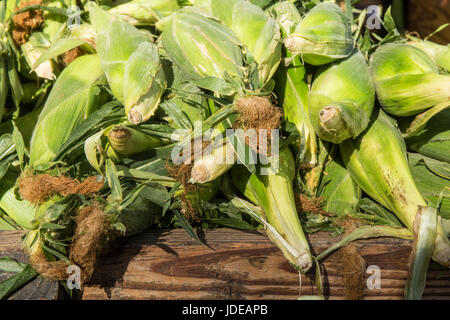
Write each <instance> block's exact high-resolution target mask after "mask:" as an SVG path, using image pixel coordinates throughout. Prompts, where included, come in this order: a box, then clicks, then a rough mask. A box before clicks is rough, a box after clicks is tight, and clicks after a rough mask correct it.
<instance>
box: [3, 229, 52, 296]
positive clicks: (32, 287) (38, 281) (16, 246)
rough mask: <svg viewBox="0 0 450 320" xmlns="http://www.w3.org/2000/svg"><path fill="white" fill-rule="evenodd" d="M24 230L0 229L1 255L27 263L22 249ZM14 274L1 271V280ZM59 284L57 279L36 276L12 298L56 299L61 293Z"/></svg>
mask: <svg viewBox="0 0 450 320" xmlns="http://www.w3.org/2000/svg"><path fill="white" fill-rule="evenodd" d="M22 234H23V233H22V232H17V231H0V257H4V256H8V257H11V258H14V259H16V260H18V261H20V262H23V263H27V261H28V257H27V255H26V254H25V252H24V251H23V250H22V245H21V243H22V241H21V236H22ZM12 275H13V274H10V273H5V272H1V271H0V281H3V280H5V279H7V278H9V277H10V276H12ZM59 289H60V288H59V284H58V282H56V281H48V280H45V279H43V278H42V277H36V278H35V279H34V280H33V281H31V282H29V283H28V284H26V285H25V286H23V287H22V289H20V290H19V291H17V292H15V293H14V294H12V295H11V296H10V297H9V298H8V299H11V300H56V299H57V298H58V295H59Z"/></svg>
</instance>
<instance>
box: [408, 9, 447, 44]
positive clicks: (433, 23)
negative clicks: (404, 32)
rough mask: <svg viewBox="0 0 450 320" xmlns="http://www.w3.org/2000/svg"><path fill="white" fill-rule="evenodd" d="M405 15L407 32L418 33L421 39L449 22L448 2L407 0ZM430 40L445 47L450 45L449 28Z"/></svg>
mask: <svg viewBox="0 0 450 320" xmlns="http://www.w3.org/2000/svg"><path fill="white" fill-rule="evenodd" d="M407 14H408V30H409V31H410V32H412V31H415V32H418V33H419V34H420V36H421V37H422V38H423V37H426V36H428V35H429V34H430V33H432V32H433V31H435V30H436V29H437V28H438V27H439V26H441V25H444V24H446V23H449V22H450V0H427V1H423V0H409V4H408V13H407ZM430 40H432V41H435V42H437V43H441V44H445V45H446V44H448V43H450V27H447V28H446V29H445V30H443V31H441V32H439V33H437V34H436V35H434V36H433V37H431V38H430Z"/></svg>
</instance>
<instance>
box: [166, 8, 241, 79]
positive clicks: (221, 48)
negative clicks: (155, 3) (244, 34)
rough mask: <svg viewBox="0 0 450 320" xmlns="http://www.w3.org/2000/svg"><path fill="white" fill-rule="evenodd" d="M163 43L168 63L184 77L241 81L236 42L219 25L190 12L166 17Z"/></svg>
mask: <svg viewBox="0 0 450 320" xmlns="http://www.w3.org/2000/svg"><path fill="white" fill-rule="evenodd" d="M169 18H170V19H169V21H168V22H167V25H166V26H165V28H164V31H163V33H162V43H163V46H164V48H165V50H166V53H167V54H168V56H169V57H170V59H171V60H172V61H173V62H175V63H176V64H177V66H178V67H179V68H180V69H182V70H183V71H184V72H185V73H186V74H189V75H190V76H191V77H192V78H194V79H196V80H199V79H202V78H204V77H216V78H222V77H223V76H224V73H225V72H227V73H228V74H229V75H230V76H232V77H235V78H239V79H241V78H242V77H243V72H242V71H243V69H242V68H243V57H242V53H241V48H240V46H239V40H238V39H237V38H236V36H235V35H234V34H233V32H232V31H231V30H230V29H228V28H227V27H225V26H224V25H222V24H220V23H219V22H217V21H215V20H213V19H210V18H208V17H206V16H205V15H204V14H203V13H202V12H200V11H198V10H195V9H193V8H183V9H181V10H179V11H177V12H176V13H174V14H173V15H171V16H170V17H169Z"/></svg>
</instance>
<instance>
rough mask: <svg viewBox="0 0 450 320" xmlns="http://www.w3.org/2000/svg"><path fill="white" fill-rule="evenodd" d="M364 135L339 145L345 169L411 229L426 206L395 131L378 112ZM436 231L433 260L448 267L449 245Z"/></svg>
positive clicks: (398, 133) (366, 190)
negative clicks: (417, 215) (418, 213)
mask: <svg viewBox="0 0 450 320" xmlns="http://www.w3.org/2000/svg"><path fill="white" fill-rule="evenodd" d="M375 116H376V117H374V119H373V122H372V123H371V124H370V126H369V128H368V129H367V130H366V132H365V133H364V134H363V135H361V136H360V137H358V138H357V139H355V140H352V139H351V140H347V141H345V142H343V143H341V144H340V145H339V148H340V153H341V156H342V159H343V161H344V164H345V166H346V168H347V170H348V171H349V172H350V174H351V175H352V177H353V179H354V180H355V181H356V182H357V183H358V185H359V186H360V187H361V189H362V190H363V191H364V192H365V193H367V194H368V195H369V196H370V197H372V198H373V199H375V200H376V201H378V202H379V203H380V204H382V205H383V206H385V207H386V208H387V209H389V210H390V211H392V212H394V213H395V214H396V216H397V217H398V218H399V219H400V221H401V222H402V223H403V224H404V225H405V226H406V227H407V228H408V229H409V230H410V231H412V230H413V225H414V220H415V218H416V214H417V212H418V210H419V208H420V207H426V206H427V203H426V201H425V200H424V198H423V197H422V195H421V194H420V192H419V190H418V189H417V186H416V184H415V183H414V180H413V177H412V174H411V170H410V168H409V165H408V161H407V158H406V147H405V144H404V140H403V139H402V136H401V134H400V132H399V130H398V129H397V128H396V127H395V126H394V124H393V123H392V121H391V119H389V118H388V117H387V116H386V115H385V114H384V113H383V112H382V111H379V114H378V115H375ZM439 230H440V229H439V227H438V230H437V237H436V242H435V250H434V253H433V259H435V261H437V262H438V263H440V264H442V265H443V266H447V267H448V266H449V265H450V243H449V241H448V239H447V238H446V237H445V236H444V235H443V234H442V233H441V231H439Z"/></svg>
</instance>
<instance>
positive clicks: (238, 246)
mask: <svg viewBox="0 0 450 320" xmlns="http://www.w3.org/2000/svg"><path fill="white" fill-rule="evenodd" d="M204 239H205V241H206V243H207V244H208V246H205V245H201V244H199V243H198V242H197V241H195V240H193V239H192V238H190V237H189V236H188V235H187V234H186V233H185V232H184V230H181V229H178V230H170V231H161V230H153V231H151V230H150V231H147V232H146V233H143V234H140V235H138V236H134V237H130V238H126V239H118V240H116V241H114V242H112V243H110V244H109V245H108V247H106V248H105V249H104V250H103V252H102V254H101V256H100V257H99V259H98V265H97V268H96V271H95V273H94V276H93V278H92V280H91V282H90V283H89V284H87V285H86V286H85V288H84V291H83V292H82V294H80V295H79V298H82V299H297V298H298V296H299V295H300V294H303V295H311V294H317V289H316V288H315V286H314V284H313V279H314V274H313V272H311V273H310V274H307V275H303V276H302V278H301V286H300V281H299V273H298V272H297V271H296V270H295V269H294V268H293V267H291V266H290V265H289V264H288V262H287V261H286V259H285V258H284V257H283V255H282V253H281V251H280V250H279V249H278V248H277V247H275V246H274V245H273V244H272V243H271V242H270V240H269V239H268V238H267V237H266V236H265V235H264V233H263V232H244V231H239V230H234V229H216V230H205V231H204ZM309 240H310V243H311V247H312V249H313V251H314V252H315V253H318V252H322V251H323V250H325V249H326V248H328V247H329V246H331V245H332V244H334V243H335V242H336V241H338V240H339V239H338V238H333V237H330V236H329V235H328V234H327V233H318V234H312V235H309ZM355 243H356V245H357V247H358V250H359V251H360V252H361V255H362V257H363V258H364V259H365V260H366V262H367V266H372V268H373V266H376V267H378V268H379V270H380V272H381V274H380V276H381V287H380V288H379V289H368V288H367V286H366V288H365V289H364V299H402V298H403V290H404V285H405V281H406V276H407V272H408V258H409V254H410V249H411V242H410V241H406V240H399V239H391V238H379V239H372V240H364V241H357V242H355ZM18 252H21V243H20V235H18V233H17V232H0V255H4V254H5V253H7V254H8V255H10V256H11V253H13V254H14V253H15V254H17V253H18ZM21 254H23V253H21ZM12 256H14V255H12ZM21 258H23V257H21ZM341 263H342V262H341V259H339V256H338V254H331V255H330V256H328V257H327V258H326V259H324V261H322V275H323V281H324V286H325V287H324V294H325V296H326V297H327V298H329V299H343V295H344V290H343V285H342V268H341ZM368 277H370V274H369V273H368V274H366V275H365V279H364V281H366V280H367V278H368ZM33 286H34V287H33V288H34V289H32V290H35V293H33V294H31V295H30V294H28V295H27V294H25V296H19V297H21V298H31V299H39V298H48V297H50V296H51V294H48V293H47V292H48V291H46V290H47V289H45V285H44V284H42V283H35V284H34V285H33ZM52 292H53V291H52ZM19 294H22V293H19ZM39 294H41V296H40V297H39V296H38V295H39ZM423 298H424V299H450V270H447V269H442V268H440V267H438V266H435V265H433V264H432V267H431V268H430V270H429V272H428V280H427V287H426V288H425V292H424V297H423Z"/></svg>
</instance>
